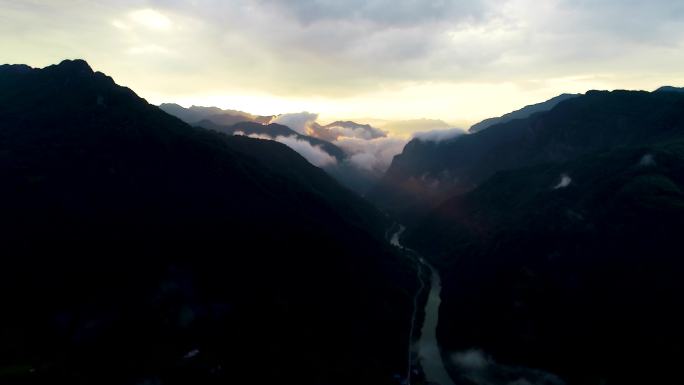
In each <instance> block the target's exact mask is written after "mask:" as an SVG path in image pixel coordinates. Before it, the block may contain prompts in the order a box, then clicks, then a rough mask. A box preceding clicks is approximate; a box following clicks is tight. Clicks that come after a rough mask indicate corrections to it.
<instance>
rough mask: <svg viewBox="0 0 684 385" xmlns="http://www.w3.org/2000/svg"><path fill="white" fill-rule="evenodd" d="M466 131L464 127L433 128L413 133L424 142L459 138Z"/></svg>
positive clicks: (415, 137)
mask: <svg viewBox="0 0 684 385" xmlns="http://www.w3.org/2000/svg"><path fill="white" fill-rule="evenodd" d="M465 133H466V131H465V130H464V129H462V128H449V129H446V130H432V131H426V132H417V133H415V134H413V138H414V139H418V140H422V141H424V142H441V141H444V140H450V139H454V138H457V137H459V136H461V135H463V134H465Z"/></svg>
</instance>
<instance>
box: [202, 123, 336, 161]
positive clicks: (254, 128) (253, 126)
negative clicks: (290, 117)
mask: <svg viewBox="0 0 684 385" xmlns="http://www.w3.org/2000/svg"><path fill="white" fill-rule="evenodd" d="M197 126H199V127H202V128H206V129H208V130H214V131H218V132H222V133H224V134H227V135H235V133H242V134H244V135H247V136H249V135H266V136H269V137H271V138H276V137H278V136H285V137H292V136H294V137H295V138H297V139H300V140H304V141H306V142H309V143H310V144H311V145H312V146H318V147H320V148H321V149H323V151H325V152H326V153H328V154H329V155H330V156H332V157H333V158H335V159H337V160H338V161H342V160H343V159H345V158H346V157H347V155H346V154H345V153H344V151H343V150H342V149H341V148H339V147H337V146H335V145H334V144H332V143H330V142H327V141H325V140H321V139H318V138H314V137H312V136H307V135H302V134H299V133H298V132H295V131H294V130H292V129H291V128H289V127H287V126H283V125H282V124H276V123H271V124H268V125H264V124H259V123H254V122H242V123H237V124H234V125H231V126H224V125H221V124H217V123H215V122H213V121H211V120H203V121H201V122H199V123H197Z"/></svg>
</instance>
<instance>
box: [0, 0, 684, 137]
mask: <svg viewBox="0 0 684 385" xmlns="http://www.w3.org/2000/svg"><path fill="white" fill-rule="evenodd" d="M0 7H1V9H2V10H3V11H2V15H0V46H2V47H3V51H2V52H3V58H2V61H4V62H12V63H26V64H29V65H33V66H45V65H49V64H53V63H56V62H59V61H61V60H62V59H64V58H84V59H86V60H88V61H89V62H90V64H91V65H92V66H93V67H94V68H96V69H97V70H100V71H103V72H106V73H107V74H109V75H111V76H113V77H114V78H115V79H117V80H118V81H119V82H120V83H122V84H124V85H127V86H129V87H131V88H133V89H134V90H136V91H137V92H138V93H140V94H141V96H143V97H145V98H147V99H148V100H150V101H151V102H155V103H161V102H165V101H175V102H179V103H182V104H188V105H190V104H198V105H199V104H203V105H218V106H221V107H226V108H235V109H240V110H245V111H250V112H258V113H260V114H268V115H270V114H279V113H285V112H288V111H293V110H310V111H318V112H319V113H320V114H321V116H322V117H325V119H326V120H329V121H332V120H337V119H339V118H343V119H354V120H362V119H361V118H364V117H378V118H382V119H389V120H397V119H399V120H406V119H414V118H433V119H441V120H444V121H446V122H448V123H450V125H454V124H458V125H464V126H465V124H462V122H463V123H475V122H477V121H479V120H482V119H484V118H488V117H492V116H500V115H502V114H503V113H506V112H509V111H512V110H514V109H516V108H520V107H522V106H524V105H527V104H533V103H537V102H541V101H543V100H546V99H549V98H551V97H553V96H556V95H558V94H561V93H564V92H568V93H581V92H586V91H587V90H588V89H592V88H601V89H614V88H628V89H629V88H631V89H655V88H657V87H658V86H660V85H663V84H673V85H682V84H684V67H682V66H681V65H680V64H681V63H682V62H684V49H682V48H684V2H681V1H679V0H653V1H642V2H638V1H624V0H605V1H590V0H579V1H570V0H549V1H544V2H539V1H536V0H501V1H499V0H439V1H438V0H426V1H415V0H349V1H344V2H340V1H333V0H277V1H276V0H263V1H252V0H220V1H219V0H195V1H178V0H173V1H161V0H150V1H147V0H145V1H143V0H122V1H117V2H111V1H103V0H94V1H88V2H85V1H76V2H75V1H71V0H50V1H46V0H34V1H15V0H0ZM26 26H31V28H27V27H26ZM169 53H172V54H169ZM274 109H277V110H274Z"/></svg>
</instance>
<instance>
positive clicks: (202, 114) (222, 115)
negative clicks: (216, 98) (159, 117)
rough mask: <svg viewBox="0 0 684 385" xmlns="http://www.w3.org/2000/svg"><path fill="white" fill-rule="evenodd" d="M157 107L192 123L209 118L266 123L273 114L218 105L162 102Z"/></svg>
mask: <svg viewBox="0 0 684 385" xmlns="http://www.w3.org/2000/svg"><path fill="white" fill-rule="evenodd" d="M159 108H161V109H162V110H163V111H164V112H166V113H168V114H170V115H173V116H175V117H177V118H179V119H180V120H182V121H184V122H185V123H188V124H192V125H196V124H197V123H199V122H201V121H203V120H209V121H212V122H214V123H216V124H220V125H226V126H230V125H233V124H237V123H241V122H256V123H262V124H268V123H270V122H271V120H273V116H258V115H252V114H249V113H247V112H243V111H236V110H223V109H220V108H218V107H200V106H191V107H190V108H185V107H183V106H180V105H178V104H175V103H164V104H161V105H160V106H159Z"/></svg>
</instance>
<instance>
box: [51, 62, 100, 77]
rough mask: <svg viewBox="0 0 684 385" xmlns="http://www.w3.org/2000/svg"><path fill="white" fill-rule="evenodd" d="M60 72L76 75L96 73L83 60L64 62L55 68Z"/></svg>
mask: <svg viewBox="0 0 684 385" xmlns="http://www.w3.org/2000/svg"><path fill="white" fill-rule="evenodd" d="M53 67H55V68H57V69H59V70H62V71H66V72H70V73H75V74H93V73H94V71H93V69H92V68H91V67H90V65H89V64H88V62H86V61H85V60H83V59H75V60H63V61H62V62H61V63H59V64H57V65H56V66H53Z"/></svg>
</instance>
